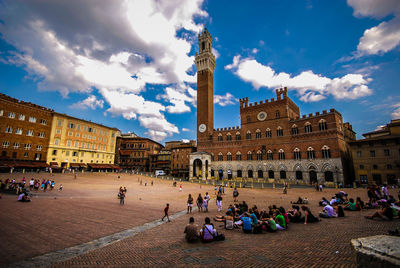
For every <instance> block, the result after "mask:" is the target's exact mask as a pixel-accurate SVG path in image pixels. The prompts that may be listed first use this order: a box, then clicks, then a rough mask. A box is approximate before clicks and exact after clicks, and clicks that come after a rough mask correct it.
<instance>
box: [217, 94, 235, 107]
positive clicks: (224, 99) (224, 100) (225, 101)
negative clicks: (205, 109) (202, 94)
mask: <svg viewBox="0 0 400 268" xmlns="http://www.w3.org/2000/svg"><path fill="white" fill-rule="evenodd" d="M236 102H238V99H237V98H235V97H234V96H233V95H232V94H231V93H226V94H225V95H214V103H215V104H218V105H221V106H227V105H231V104H235V103H236Z"/></svg>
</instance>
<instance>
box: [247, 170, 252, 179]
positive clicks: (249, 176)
mask: <svg viewBox="0 0 400 268" xmlns="http://www.w3.org/2000/svg"><path fill="white" fill-rule="evenodd" d="M247 177H248V178H253V170H251V169H249V170H248V171H247Z"/></svg>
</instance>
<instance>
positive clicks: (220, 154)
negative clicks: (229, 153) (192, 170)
mask: <svg viewBox="0 0 400 268" xmlns="http://www.w3.org/2000/svg"><path fill="white" fill-rule="evenodd" d="M218 161H223V156H222V153H221V152H219V153H218Z"/></svg>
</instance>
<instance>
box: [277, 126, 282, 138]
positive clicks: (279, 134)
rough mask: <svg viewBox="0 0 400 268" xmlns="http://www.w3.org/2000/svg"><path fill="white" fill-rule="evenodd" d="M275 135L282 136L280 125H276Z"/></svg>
mask: <svg viewBox="0 0 400 268" xmlns="http://www.w3.org/2000/svg"><path fill="white" fill-rule="evenodd" d="M276 135H277V136H278V137H282V136H283V129H282V128H281V127H278V129H277V130H276Z"/></svg>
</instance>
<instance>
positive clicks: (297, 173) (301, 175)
mask: <svg viewBox="0 0 400 268" xmlns="http://www.w3.org/2000/svg"><path fill="white" fill-rule="evenodd" d="M296 180H303V172H301V171H300V170H297V171H296Z"/></svg>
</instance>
